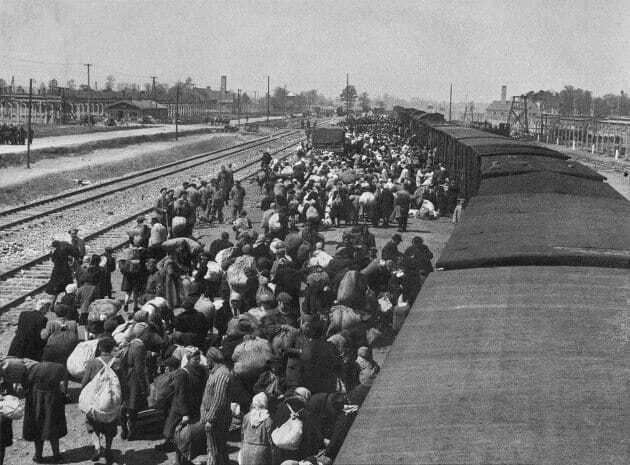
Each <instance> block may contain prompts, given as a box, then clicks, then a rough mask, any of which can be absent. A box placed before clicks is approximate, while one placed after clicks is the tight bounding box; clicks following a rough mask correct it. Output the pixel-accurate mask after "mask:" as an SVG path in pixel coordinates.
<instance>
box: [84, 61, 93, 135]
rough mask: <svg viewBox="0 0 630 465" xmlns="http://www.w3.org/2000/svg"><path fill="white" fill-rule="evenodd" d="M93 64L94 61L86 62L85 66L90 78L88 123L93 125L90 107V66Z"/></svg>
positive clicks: (88, 84)
mask: <svg viewBox="0 0 630 465" xmlns="http://www.w3.org/2000/svg"><path fill="white" fill-rule="evenodd" d="M91 66H92V63H86V64H85V67H86V68H87V78H88V83H87V86H88V88H87V90H88V104H87V105H88V125H90V126H92V110H91V108H90V67H91Z"/></svg>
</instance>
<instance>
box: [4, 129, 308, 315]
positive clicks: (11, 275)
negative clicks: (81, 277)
mask: <svg viewBox="0 0 630 465" xmlns="http://www.w3.org/2000/svg"><path fill="white" fill-rule="evenodd" d="M299 133H300V131H288V132H286V133H284V134H283V135H281V136H279V137H276V138H275V139H273V141H277V140H279V139H282V138H287V137H288V138H291V139H290V142H289V143H288V144H287V145H284V146H282V147H280V148H279V149H277V150H274V151H273V152H272V155H275V154H279V153H282V152H284V151H286V150H287V149H289V148H290V147H293V146H295V144H296V143H297V142H300V141H301V140H303V138H300V139H297V140H296V139H295V138H293V137H292V136H295V135H297V134H299ZM250 142H253V141H250ZM269 142H271V141H270V140H269V138H264V140H263V141H257V142H256V143H257V144H258V145H262V144H268V143H269ZM239 145H240V147H239V148H238V149H233V148H230V149H223V150H220V151H215V152H212V154H216V153H217V152H227V153H223V154H222V155H221V156H220V157H217V158H213V159H211V160H204V161H195V162H194V166H198V165H201V164H204V163H207V162H209V161H210V162H212V161H217V160H219V159H222V158H225V157H226V156H229V155H234V154H237V153H239V152H244V151H247V150H249V149H251V148H253V147H256V146H257V145H253V144H251V143H250V144H247V143H246V144H239ZM207 155H208V154H203V156H207ZM201 156H202V155H200V156H198V157H197V158H196V160H199V158H200V157H201ZM287 156H288V154H285V155H284V156H282V157H280V158H281V159H283V158H286V157H287ZM190 159H191V158H189V159H187V160H189V161H190ZM258 163H259V159H258V158H255V159H254V160H253V161H250V162H245V163H244V164H243V165H241V166H239V167H237V168H236V169H234V173H237V172H243V171H244V170H248V169H251V168H252V167H255V168H256V167H257V166H258ZM192 167H193V166H187V167H186V168H181V169H179V168H178V169H177V172H179V171H183V170H184V169H189V168H192ZM256 172H257V169H254V170H251V172H248V173H247V174H246V175H244V176H242V177H241V178H240V180H246V179H248V178H250V177H252V176H254V174H255V173H256ZM163 176H164V174H162V175H160V176H157V177H159V178H162V177H163ZM151 177H152V178H155V177H156V176H155V171H153V173H152V175H151ZM137 182H138V181H137V180H135V181H134V183H137ZM144 182H148V181H146V180H145V181H144ZM128 188H130V187H129V186H127V187H120V186H117V187H116V188H115V190H116V191H119V190H121V189H128ZM96 195H97V196H98V197H101V196H102V195H101V194H96ZM104 195H107V194H104ZM74 202H75V201H72V202H69V203H74ZM65 208H69V207H68V206H66V207H65ZM55 209H56V210H57V211H59V209H58V207H55ZM62 209H63V208H62ZM153 210H154V207H153V206H151V207H148V208H141V209H138V210H137V211H134V212H133V214H128V215H126V216H125V217H124V218H123V219H121V220H119V221H116V222H114V223H112V224H108V225H107V226H105V227H103V228H101V229H99V230H97V231H94V232H92V233H90V234H88V235H86V236H85V237H84V240H85V246H86V251H88V252H89V253H90V254H92V253H103V251H104V249H105V247H111V248H112V249H114V250H118V249H121V248H122V247H124V246H125V245H127V244H128V243H129V237H128V235H127V232H128V231H129V230H130V229H131V227H132V226H133V225H134V224H135V219H136V218H137V217H138V216H140V215H144V214H147V213H150V212H151V211H153ZM49 259H50V253H47V254H42V255H40V256H37V257H35V258H34V259H32V260H29V261H28V262H26V263H22V264H20V265H19V266H16V267H13V268H11V269H10V270H7V271H5V272H3V273H2V274H1V275H0V279H2V281H1V282H0V314H4V313H5V312H7V311H8V310H10V309H11V308H14V307H16V306H18V305H19V304H21V303H23V302H24V301H25V300H26V299H27V298H29V297H32V296H34V295H36V294H39V293H41V292H42V291H43V290H44V288H45V287H46V284H47V283H48V280H49V279H50V274H51V271H52V263H51V262H50V260H49Z"/></svg>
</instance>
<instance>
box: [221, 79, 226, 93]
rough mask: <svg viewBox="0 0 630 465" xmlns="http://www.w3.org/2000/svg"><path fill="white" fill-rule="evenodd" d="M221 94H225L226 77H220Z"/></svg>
mask: <svg viewBox="0 0 630 465" xmlns="http://www.w3.org/2000/svg"><path fill="white" fill-rule="evenodd" d="M221 92H224V93H225V92H227V76H221Z"/></svg>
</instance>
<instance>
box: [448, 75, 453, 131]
mask: <svg viewBox="0 0 630 465" xmlns="http://www.w3.org/2000/svg"><path fill="white" fill-rule="evenodd" d="M452 108H453V83H452V82H451V92H450V94H449V97H448V122H449V123H450V122H451V110H452Z"/></svg>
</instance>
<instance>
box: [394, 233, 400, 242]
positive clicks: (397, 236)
mask: <svg viewBox="0 0 630 465" xmlns="http://www.w3.org/2000/svg"><path fill="white" fill-rule="evenodd" d="M392 241H395V242H402V236H401V235H400V234H394V235H393V236H392Z"/></svg>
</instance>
